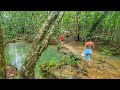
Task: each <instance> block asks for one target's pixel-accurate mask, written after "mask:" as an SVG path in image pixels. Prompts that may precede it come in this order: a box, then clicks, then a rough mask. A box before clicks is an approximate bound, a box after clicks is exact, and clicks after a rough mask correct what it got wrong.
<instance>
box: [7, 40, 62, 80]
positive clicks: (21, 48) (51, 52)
mask: <svg viewBox="0 0 120 90" xmlns="http://www.w3.org/2000/svg"><path fill="white" fill-rule="evenodd" d="M30 45H31V44H30V43H25V42H17V43H9V44H7V45H6V47H5V56H6V62H7V63H8V64H11V65H13V66H15V67H16V68H17V69H18V70H20V69H21V67H22V64H23V63H24V61H25V58H26V56H27V53H28V50H29V48H30ZM61 57H62V55H61V54H60V53H59V52H58V50H57V47H56V46H52V45H49V46H48V48H47V49H46V50H45V51H44V52H43V53H42V55H41V57H40V58H39V60H38V62H37V64H36V67H35V76H36V78H39V76H40V68H39V65H40V64H44V63H46V62H49V61H50V60H51V59H53V58H54V60H55V61H59V60H61Z"/></svg>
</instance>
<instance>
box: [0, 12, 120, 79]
mask: <svg viewBox="0 0 120 90" xmlns="http://www.w3.org/2000/svg"><path fill="white" fill-rule="evenodd" d="M0 79H120V11H0Z"/></svg>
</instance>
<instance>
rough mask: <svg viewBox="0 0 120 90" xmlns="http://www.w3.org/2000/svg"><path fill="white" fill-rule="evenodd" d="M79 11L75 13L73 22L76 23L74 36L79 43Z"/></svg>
mask: <svg viewBox="0 0 120 90" xmlns="http://www.w3.org/2000/svg"><path fill="white" fill-rule="evenodd" d="M79 13H80V12H79V11H76V16H75V19H76V20H75V21H76V25H75V26H76V36H77V40H78V41H79V39H80V25H79Z"/></svg>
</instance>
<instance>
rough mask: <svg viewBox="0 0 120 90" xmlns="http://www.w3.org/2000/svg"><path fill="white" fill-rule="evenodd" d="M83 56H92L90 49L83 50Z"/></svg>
mask: <svg viewBox="0 0 120 90" xmlns="http://www.w3.org/2000/svg"><path fill="white" fill-rule="evenodd" d="M84 55H92V50H91V49H85V51H84Z"/></svg>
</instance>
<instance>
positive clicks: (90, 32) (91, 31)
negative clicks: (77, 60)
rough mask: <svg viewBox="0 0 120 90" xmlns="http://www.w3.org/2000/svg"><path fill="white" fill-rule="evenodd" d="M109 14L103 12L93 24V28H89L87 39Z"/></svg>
mask: <svg viewBox="0 0 120 90" xmlns="http://www.w3.org/2000/svg"><path fill="white" fill-rule="evenodd" d="M108 14H109V12H108V11H105V12H104V13H103V14H102V15H101V17H100V18H99V19H98V20H97V21H96V22H95V23H94V24H93V26H92V27H91V29H90V31H89V34H88V35H87V37H90V36H91V35H92V33H93V32H94V31H95V30H96V28H97V27H98V25H99V24H100V23H101V22H102V20H103V19H104V18H105V17H106V16H107V15H108Z"/></svg>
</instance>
